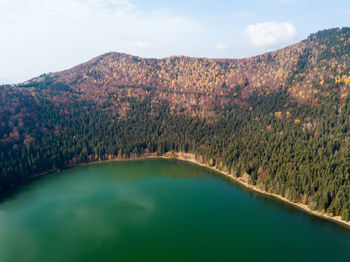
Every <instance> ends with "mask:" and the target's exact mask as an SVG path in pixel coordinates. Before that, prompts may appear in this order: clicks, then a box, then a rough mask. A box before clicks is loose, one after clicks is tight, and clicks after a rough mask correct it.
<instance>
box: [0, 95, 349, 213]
mask: <svg viewBox="0 0 350 262" xmlns="http://www.w3.org/2000/svg"><path fill="white" fill-rule="evenodd" d="M127 100H128V101H127V102H128V104H129V110H128V111H127V112H126V115H125V116H118V115H115V114H112V113H111V112H110V111H108V110H102V109H101V108H99V107H96V106H95V105H93V104H90V103H88V102H84V103H83V102H75V103H73V104H72V108H73V110H72V112H71V113H69V114H68V113H62V112H61V111H60V110H59V109H58V108H57V107H55V106H53V105H50V104H49V103H47V104H46V107H45V110H42V111H41V112H40V114H41V115H40V121H42V125H43V126H44V127H45V129H47V130H49V132H38V133H36V134H31V135H32V136H33V139H31V140H29V141H28V140H27V141H26V143H24V142H18V143H17V144H16V145H13V144H10V143H8V144H1V145H0V173H1V175H0V186H1V189H5V188H7V187H8V186H9V185H11V184H14V183H16V182H17V181H21V180H22V179H24V178H26V177H28V176H31V175H33V174H37V173H41V172H46V171H49V170H56V169H61V168H64V167H67V166H72V165H75V164H78V163H82V162H89V161H96V160H104V159H112V158H117V157H118V158H128V157H131V156H140V155H142V154H144V153H146V152H157V153H158V154H160V155H162V154H164V153H166V152H169V151H183V152H193V153H195V154H196V156H197V158H198V159H199V160H200V161H202V162H205V163H207V164H209V165H212V166H214V165H215V166H216V167H217V168H219V169H222V170H226V171H228V172H231V173H232V174H234V175H236V176H245V178H248V179H249V183H251V184H254V185H257V186H258V187H259V188H261V189H263V190H266V191H268V192H273V193H276V194H279V195H282V196H285V197H287V198H288V199H290V200H292V201H296V202H303V203H305V204H308V205H309V206H310V207H311V208H313V209H318V210H324V212H328V213H330V214H331V215H341V216H342V218H343V219H345V220H350V159H349V158H350V154H349V152H350V136H349V134H350V132H349V119H348V116H349V114H350V112H349V111H350V100H349V99H348V98H347V99H346V101H344V102H343V104H342V106H341V110H339V109H336V110H335V105H339V101H334V100H333V99H332V98H331V97H329V98H328V100H325V102H324V103H323V104H320V106H319V107H310V106H308V105H297V104H295V103H294V102H293V101H292V100H291V99H290V98H289V95H288V94H287V92H286V91H285V90H281V91H279V92H275V93H271V94H269V95H267V96H265V97H262V96H259V95H258V94H253V95H252V96H251V97H250V98H249V99H248V100H247V103H249V104H250V105H251V107H250V108H247V109H245V108H241V107H238V106H225V107H217V109H216V110H217V111H216V114H215V116H214V117H211V118H207V119H201V118H198V117H193V116H190V115H188V114H187V113H179V112H174V111H172V110H171V109H170V108H171V107H170V106H169V104H168V103H167V102H166V101H160V102H159V104H157V105H155V104H154V103H153V102H151V101H152V95H150V96H148V97H146V98H145V99H144V100H143V101H142V102H137V101H136V100H134V99H131V98H130V99H127Z"/></svg>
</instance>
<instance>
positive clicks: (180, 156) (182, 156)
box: [160, 153, 350, 230]
mask: <svg viewBox="0 0 350 262" xmlns="http://www.w3.org/2000/svg"><path fill="white" fill-rule="evenodd" d="M174 154H175V156H174V157H167V156H161V157H160V158H163V159H177V160H181V161H186V162H190V163H193V164H195V165H199V166H202V167H206V168H209V169H211V170H214V171H215V172H217V173H220V174H221V175H224V176H225V177H228V178H230V179H232V180H233V181H235V182H237V183H238V184H240V185H242V186H244V187H245V188H248V189H250V190H252V191H254V192H257V193H260V194H262V195H266V196H271V197H273V198H277V199H279V200H282V201H283V202H285V203H288V204H290V205H293V206H294V207H297V208H298V209H300V210H302V211H304V212H306V213H308V214H309V215H313V216H316V217H318V218H321V219H324V220H328V221H330V222H333V223H336V224H338V225H341V226H343V227H345V228H346V229H348V230H350V221H349V222H347V221H344V220H342V219H341V217H340V216H333V217H331V216H329V215H328V214H327V213H322V212H321V211H317V210H312V209H311V208H310V207H308V206H307V205H305V204H302V203H295V202H292V201H290V200H288V199H287V198H285V197H283V196H281V195H277V194H274V193H269V192H266V191H264V190H261V189H259V188H257V187H256V186H254V185H251V184H248V183H246V182H245V181H243V179H242V177H235V176H233V175H231V174H229V173H228V172H225V171H222V170H219V169H217V168H216V167H215V166H214V167H211V166H208V165H207V164H203V163H200V162H199V161H198V160H197V159H196V158H195V155H194V154H192V153H174Z"/></svg>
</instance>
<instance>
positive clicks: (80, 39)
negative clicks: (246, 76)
mask: <svg viewBox="0 0 350 262" xmlns="http://www.w3.org/2000/svg"><path fill="white" fill-rule="evenodd" d="M343 26H350V1H349V0H333V1H330V0H329V1H324V0H318V1H316V0H265V1H263V0H261V1H257V0H254V1H249V2H248V1H243V0H235V1H224V0H221V1H220V0H216V1H209V0H187V1H185V0H177V1H165V0H163V1H161V0H147V1H141V0H0V34H1V36H2V37H1V41H0V57H1V62H2V63H0V83H16V82H21V81H24V80H27V79H29V78H32V77H34V76H37V75H40V74H42V73H44V72H53V71H59V70H63V69H67V68H70V67H72V66H74V65H77V64H79V63H82V62H85V61H87V60H89V59H91V58H93V57H95V56H97V55H100V54H103V53H105V52H109V51H117V52H125V53H129V54H133V55H138V56H142V57H158V58H160V57H167V56H172V55H188V56H200V57H233V58H242V57H248V56H253V55H257V54H260V53H264V52H268V51H271V50H275V49H278V48H281V47H284V46H287V45H289V44H293V43H296V42H298V41H300V40H302V39H304V38H306V37H307V36H308V35H309V34H310V33H313V32H317V31H318V30H321V29H326V28H333V27H343Z"/></svg>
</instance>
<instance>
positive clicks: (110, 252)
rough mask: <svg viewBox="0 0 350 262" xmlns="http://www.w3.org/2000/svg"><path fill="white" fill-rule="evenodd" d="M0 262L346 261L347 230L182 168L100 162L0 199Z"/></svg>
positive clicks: (156, 162) (210, 174) (349, 255)
mask: <svg viewBox="0 0 350 262" xmlns="http://www.w3.org/2000/svg"><path fill="white" fill-rule="evenodd" d="M0 261H1V262H2V261H4V262H29V261H31V262H41V261H43V262H56V261H57V262H70V261H74V262H80V261H84V262H87V261H94V262H102V261H201V262H202V261H220V262H221V261H327V262H329V261H332V262H333V261H345V262H350V231H349V230H346V229H344V228H343V227H342V226H339V225H336V224H334V223H330V222H328V221H324V220H322V219H319V218H316V217H313V216H311V215H308V214H306V213H304V212H302V211H300V210H298V209H297V208H295V207H292V206H290V205H288V204H285V203H283V202H281V201H280V200H275V199H272V198H271V197H268V196H263V195H260V194H257V193H253V192H251V191H249V190H247V189H245V188H243V187H242V186H239V185H237V184H235V183H233V182H231V181H230V180H229V179H227V178H225V177H223V176H221V175H219V174H217V173H215V172H214V171H211V170H209V169H206V168H203V167H198V166H196V165H193V164H190V163H186V162H182V161H177V160H164V159H149V160H137V161H126V162H109V163H103V164H93V165H88V166H82V167H75V168H72V169H68V170H64V171H62V172H60V173H56V174H51V175H48V176H45V177H41V178H38V179H35V180H33V181H31V182H28V183H26V184H23V185H22V186H20V187H19V188H17V189H16V190H15V191H14V192H10V193H7V194H6V195H5V196H3V197H2V198H1V200H0Z"/></svg>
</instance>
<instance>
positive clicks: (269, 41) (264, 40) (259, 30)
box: [245, 22, 296, 47]
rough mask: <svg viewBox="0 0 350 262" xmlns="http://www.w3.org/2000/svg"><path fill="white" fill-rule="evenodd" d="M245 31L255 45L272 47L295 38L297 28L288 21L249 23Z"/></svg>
mask: <svg viewBox="0 0 350 262" xmlns="http://www.w3.org/2000/svg"><path fill="white" fill-rule="evenodd" d="M245 33H246V36H247V37H248V39H249V41H250V43H251V44H253V45H254V46H257V47H271V46H277V45H280V44H284V43H287V42H290V41H291V40H293V38H294V36H295V35H296V29H295V27H294V26H293V25H292V24H291V23H288V22H283V23H278V22H266V23H258V24H254V25H248V26H247V28H246V30H245Z"/></svg>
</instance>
